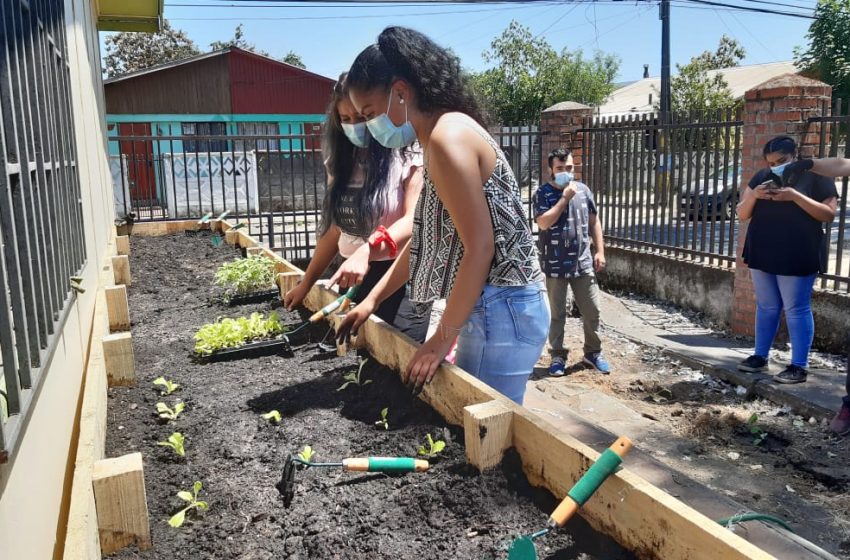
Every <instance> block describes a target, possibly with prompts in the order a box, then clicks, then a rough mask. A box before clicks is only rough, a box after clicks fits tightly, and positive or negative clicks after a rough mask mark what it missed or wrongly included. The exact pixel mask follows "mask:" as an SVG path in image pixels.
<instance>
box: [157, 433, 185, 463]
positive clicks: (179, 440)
mask: <svg viewBox="0 0 850 560" xmlns="http://www.w3.org/2000/svg"><path fill="white" fill-rule="evenodd" d="M185 441H186V440H185V438H184V437H183V434H181V433H180V432H174V433H173V434H171V435H170V436H168V440H167V441H158V442H156V444H157V445H161V446H163V447H170V448H171V449H172V450H174V453H176V454H177V455H178V456H179V457H185V456H186V449H184V447H183V443H184V442H185Z"/></svg>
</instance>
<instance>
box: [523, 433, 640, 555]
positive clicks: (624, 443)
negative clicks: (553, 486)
mask: <svg viewBox="0 0 850 560" xmlns="http://www.w3.org/2000/svg"><path fill="white" fill-rule="evenodd" d="M631 448H632V442H631V440H630V439H629V438H627V437H625V436H621V437H619V438H618V439H617V441H615V442H614V444H613V445H612V446H611V447H609V448H608V449H606V450H605V452H604V453H602V455H600V456H599V459H597V460H596V462H595V463H593V465H592V466H591V467H590V468H589V469H588V470H587V472H586V473H584V476H582V477H581V478H580V479H579V481H578V482H576V483H575V485H574V486H573V487H572V488H571V489H570V491H569V492H567V496H566V497H565V498H564V499H563V501H561V503H560V505H558V507H557V508H555V511H553V512H552V515H550V516H549V524H548V526H547V527H546V528H545V529H541V530H540V531H537V532H536V533H532V534H531V535H528V536H523V537H519V538H518V539H516V540H515V541H514V542H513V544H511V547H510V549H508V560H536V558H537V549H536V548H535V547H534V539H537V538H540V537H542V536H543V535H545V534H547V533H549V532H550V531H553V530H555V529H557V528H559V527H563V526H564V525H565V524H566V523H567V521H569V519H570V518H571V517H572V516H573V515H575V514H576V512H577V511H578V509H579V508H580V507H581V506H583V505H584V503H585V502H586V501H587V500H589V499H590V497H591V496H592V495H593V493H594V492H596V491H597V490H598V489H599V487H600V486H602V483H603V482H605V480H606V479H607V478H608V477H609V476H611V475H612V474H614V473H615V472H616V471H617V468H618V467H619V466H620V463H622V462H623V456H624V455H625V454H626V453H628V452H629V450H630V449H631Z"/></svg>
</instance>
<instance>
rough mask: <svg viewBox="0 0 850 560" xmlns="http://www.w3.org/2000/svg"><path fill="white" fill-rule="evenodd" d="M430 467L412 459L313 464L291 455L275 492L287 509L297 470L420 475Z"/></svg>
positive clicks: (389, 458)
mask: <svg viewBox="0 0 850 560" xmlns="http://www.w3.org/2000/svg"><path fill="white" fill-rule="evenodd" d="M429 467H430V465H429V464H428V461H425V460H423V459H414V458H412V457H349V458H346V459H343V460H342V461H340V462H335V463H313V462H312V461H307V460H305V459H303V458H301V457H299V456H298V455H292V456H290V457H289V459H287V461H286V464H284V466H283V475H282V476H281V478H280V482H278V483H277V490H278V492H280V495H281V496H283V505H284V507H289V506H290V504H291V503H292V498H293V497H294V496H295V474H296V473H297V472H298V470H305V469H309V468H323V469H340V468H341V469H343V470H345V471H349V472H373V473H388V474H389V473H421V472H426V471H427V470H428V468H429Z"/></svg>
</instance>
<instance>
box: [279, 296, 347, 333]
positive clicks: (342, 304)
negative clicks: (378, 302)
mask: <svg viewBox="0 0 850 560" xmlns="http://www.w3.org/2000/svg"><path fill="white" fill-rule="evenodd" d="M358 287H359V286H352V287H350V288H349V289H348V291H347V292H345V293H344V294H343V295H341V296H339V297H338V298H336V299H335V300H333V301H332V302H330V303H329V304H327V305H326V306H324V307H323V308H321V309H319V310H318V311H316V312H315V313H313V314H312V315H310V318H309V319H307V320H306V321H304V322H303V323H301V324H300V325H298V326H297V327H295V328H294V329H293V330H291V331H289V332H287V333H286V334H285V335H283V336H284V338H285V339H286V340H287V341H289V337H291V336H293V335H294V334H296V333H297V332H299V331H301V330H303V329H306V328H307V327H309V326H310V325H314V324H316V323H318V322H319V321H321V320H322V319H324V318H325V317H327V316H328V315H330V314H331V313H333V312H334V311H336V310H338V309H341V310H343V311H344V310H346V309H348V306H349V305H351V302H352V301H353V300H354V297H355V296H356V295H357V288H358Z"/></svg>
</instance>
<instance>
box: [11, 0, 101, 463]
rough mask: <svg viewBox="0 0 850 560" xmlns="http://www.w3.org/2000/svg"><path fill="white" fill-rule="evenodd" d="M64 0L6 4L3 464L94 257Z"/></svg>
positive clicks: (18, 435) (13, 1)
mask: <svg viewBox="0 0 850 560" xmlns="http://www.w3.org/2000/svg"><path fill="white" fill-rule="evenodd" d="M64 10H65V7H64V4H63V2H61V1H60V0H29V1H24V0H4V1H3V2H2V3H0V31H2V35H0V115H2V126H3V134H2V136H0V146H2V151H0V160H2V164H3V170H2V171H0V246H2V253H0V364H2V372H3V375H2V377H0V462H4V461H6V460H7V459H8V456H9V454H10V453H11V452H12V451H13V449H14V448H15V446H16V443H17V442H18V441H19V439H20V434H21V429H22V426H23V424H24V423H25V421H26V417H27V414H28V412H29V410H31V407H32V402H33V399H34V398H35V396H36V395H37V394H38V387H39V386H40V384H41V382H42V381H43V374H44V372H45V370H46V367H47V364H49V362H50V359H51V356H52V354H53V351H54V350H55V348H56V344H57V337H56V333H57V332H58V331H60V330H61V328H62V326H63V325H64V322H65V320H66V317H67V312H68V309H69V308H70V305H71V303H72V302H73V299H74V294H75V292H73V291H72V290H70V285H71V278H72V277H73V276H75V275H77V274H78V273H79V271H80V269H81V268H82V266H83V264H84V263H85V261H86V248H85V239H84V232H83V217H82V216H83V213H82V205H81V201H80V182H79V177H78V172H77V165H76V160H77V154H76V146H75V142H74V121H73V113H72V111H71V85H70V76H69V71H68V65H69V64H70V61H69V60H68V50H67V43H66V38H65V22H64Z"/></svg>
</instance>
